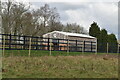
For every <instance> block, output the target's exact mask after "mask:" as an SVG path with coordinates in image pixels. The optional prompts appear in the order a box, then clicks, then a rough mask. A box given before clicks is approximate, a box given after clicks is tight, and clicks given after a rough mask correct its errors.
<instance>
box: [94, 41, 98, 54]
mask: <svg viewBox="0 0 120 80" xmlns="http://www.w3.org/2000/svg"><path fill="white" fill-rule="evenodd" d="M97 44H98V43H97V40H96V52H95V54H97V49H98V45H97Z"/></svg>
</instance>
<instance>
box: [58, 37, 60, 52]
mask: <svg viewBox="0 0 120 80" xmlns="http://www.w3.org/2000/svg"><path fill="white" fill-rule="evenodd" d="M57 46H58V51H59V50H60V49H59V48H60V47H59V39H58V45H57Z"/></svg>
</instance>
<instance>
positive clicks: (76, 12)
mask: <svg viewBox="0 0 120 80" xmlns="http://www.w3.org/2000/svg"><path fill="white" fill-rule="evenodd" d="M45 3H47V4H49V5H50V7H56V8H57V10H58V12H59V14H60V17H61V18H60V20H61V22H62V23H63V24H66V23H77V24H79V25H81V26H83V27H84V28H85V29H87V30H88V29H89V27H90V24H91V23H92V22H93V21H95V22H97V23H98V25H99V26H100V27H101V28H105V29H107V30H108V32H109V33H114V34H116V36H117V34H118V3H117V2H32V3H31V4H32V5H33V8H39V7H40V6H43V5H44V4H45Z"/></svg>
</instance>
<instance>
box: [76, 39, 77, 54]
mask: <svg viewBox="0 0 120 80" xmlns="http://www.w3.org/2000/svg"><path fill="white" fill-rule="evenodd" d="M76 52H77V40H76Z"/></svg>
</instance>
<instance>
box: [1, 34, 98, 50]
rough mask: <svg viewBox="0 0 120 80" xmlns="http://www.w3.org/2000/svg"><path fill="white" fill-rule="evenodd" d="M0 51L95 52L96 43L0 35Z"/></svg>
mask: <svg viewBox="0 0 120 80" xmlns="http://www.w3.org/2000/svg"><path fill="white" fill-rule="evenodd" d="M0 44H1V45H0V49H4V50H29V49H31V50H52V51H70V52H71V51H73V52H96V51H97V49H96V48H97V47H96V45H97V43H96V42H93V41H80V40H68V39H55V38H43V37H34V36H21V35H11V34H0Z"/></svg>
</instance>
